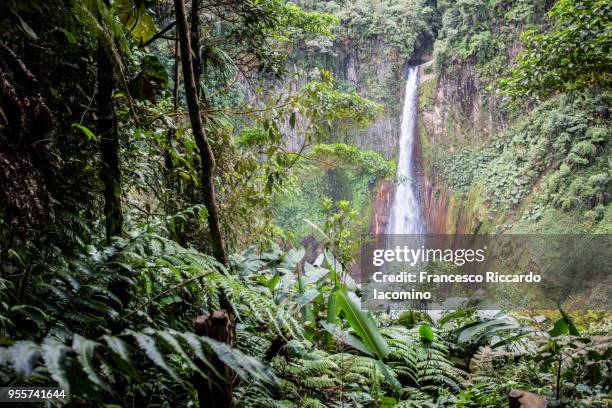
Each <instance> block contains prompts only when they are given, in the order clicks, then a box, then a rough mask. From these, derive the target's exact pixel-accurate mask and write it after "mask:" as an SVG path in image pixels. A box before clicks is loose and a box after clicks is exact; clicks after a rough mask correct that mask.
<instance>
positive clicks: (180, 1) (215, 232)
mask: <svg viewBox="0 0 612 408" xmlns="http://www.w3.org/2000/svg"><path fill="white" fill-rule="evenodd" d="M174 5H175V8H176V23H177V30H178V32H179V44H180V49H181V64H182V66H183V83H184V85H185V94H186V97H187V106H188V108H189V118H190V120H191V128H192V131H193V137H194V139H195V142H196V144H197V146H198V150H199V151H200V160H201V162H202V190H203V191H202V192H203V195H204V205H205V206H206V209H207V210H208V227H209V229H210V239H211V243H212V247H213V254H214V256H215V258H216V259H217V261H219V262H220V263H222V264H224V265H227V258H226V256H225V248H224V246H223V237H222V235H221V227H220V223H219V209H218V207H217V202H216V196H215V185H214V180H213V175H214V172H215V157H214V155H213V152H212V149H211V147H210V144H209V143H208V138H207V137H206V134H205V133H204V128H203V126H202V116H201V115H200V106H199V102H198V95H197V91H196V83H195V76H194V73H193V61H192V58H191V42H190V38H189V29H188V27H187V16H186V14H185V2H184V0H174Z"/></svg>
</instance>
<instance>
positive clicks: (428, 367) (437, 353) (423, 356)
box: [381, 326, 467, 392]
mask: <svg viewBox="0 0 612 408" xmlns="http://www.w3.org/2000/svg"><path fill="white" fill-rule="evenodd" d="M381 332H382V334H383V335H384V336H385V337H386V338H387V343H388V344H389V348H390V349H391V352H390V353H389V356H388V358H387V364H388V365H389V366H390V367H391V368H392V369H393V371H394V372H395V373H396V374H397V375H398V376H399V377H400V379H403V380H404V382H407V383H408V384H412V385H413V386H416V387H421V389H424V390H429V391H431V392H436V390H437V389H438V388H447V387H448V388H451V389H453V390H456V391H458V390H460V389H461V388H462V386H464V385H465V383H466V378H467V373H465V372H464V371H462V370H460V369H458V368H456V367H454V366H453V364H452V363H451V362H450V360H449V359H448V354H449V351H448V346H447V345H446V343H444V342H443V341H441V340H439V337H438V336H436V338H435V340H434V341H432V342H429V343H423V342H422V341H421V340H420V338H419V333H418V328H413V329H407V328H405V327H402V326H394V327H388V328H383V329H381Z"/></svg>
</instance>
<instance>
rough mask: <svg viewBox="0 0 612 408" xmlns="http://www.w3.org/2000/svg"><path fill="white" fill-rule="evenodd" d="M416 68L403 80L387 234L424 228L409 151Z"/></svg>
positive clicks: (415, 93) (415, 95) (412, 131)
mask: <svg viewBox="0 0 612 408" xmlns="http://www.w3.org/2000/svg"><path fill="white" fill-rule="evenodd" d="M418 72H419V67H418V66H415V67H410V69H409V70H408V79H407V80H406V94H405V96H404V108H403V110H402V123H401V127H400V142H399V143H400V144H399V160H398V166H397V167H398V176H399V177H398V178H399V180H400V182H399V184H398V186H397V188H396V190H395V200H394V202H393V207H392V208H391V219H390V222H389V227H388V231H387V233H388V234H421V233H423V232H424V227H423V222H422V219H421V208H420V206H419V201H418V200H417V197H416V194H415V183H414V177H413V154H412V152H413V145H414V137H415V129H416V102H417V89H418V85H419V81H418Z"/></svg>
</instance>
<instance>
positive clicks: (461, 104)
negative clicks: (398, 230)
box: [415, 60, 506, 234]
mask: <svg viewBox="0 0 612 408" xmlns="http://www.w3.org/2000/svg"><path fill="white" fill-rule="evenodd" d="M430 70H431V67H430V65H429V64H425V65H423V66H422V67H421V73H420V74H421V75H420V77H421V93H420V103H419V107H420V110H419V144H418V145H417V146H416V149H417V151H416V152H415V154H417V156H418V157H420V160H419V162H420V166H421V168H422V171H420V172H418V173H417V174H418V175H419V180H418V184H419V187H420V199H421V201H422V208H423V212H424V216H425V218H426V223H427V227H428V231H429V232H430V233H437V234H454V233H457V234H463V233H474V232H478V231H479V230H480V229H481V228H482V227H483V224H484V223H486V214H485V213H484V211H483V210H482V208H483V205H482V197H481V196H480V192H479V191H475V190H474V191H470V192H468V193H461V194H458V193H454V192H453V191H451V190H450V189H448V188H447V187H446V186H445V185H444V183H443V182H442V181H441V180H440V178H439V176H438V172H439V169H438V168H437V167H436V163H435V160H433V157H434V156H435V155H436V154H437V153H435V152H434V150H435V151H437V152H438V153H439V152H447V153H451V154H452V153H455V152H456V151H458V150H460V149H461V147H462V146H466V145H471V144H476V143H479V142H482V141H483V140H485V139H486V138H488V137H489V136H490V135H491V134H492V132H494V131H495V130H497V129H499V128H501V127H504V126H505V124H506V119H505V117H504V115H503V113H502V112H501V111H500V110H499V109H498V101H497V100H496V99H495V97H494V96H492V95H491V94H488V93H485V92H483V90H484V86H483V85H482V84H481V82H480V81H479V79H478V74H477V72H476V67H475V64H474V63H473V62H471V61H469V60H468V61H462V62H460V63H458V64H456V65H454V66H452V67H451V68H449V69H447V70H445V71H443V72H440V73H435V74H434V73H431V72H430Z"/></svg>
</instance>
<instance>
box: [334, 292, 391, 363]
mask: <svg viewBox="0 0 612 408" xmlns="http://www.w3.org/2000/svg"><path fill="white" fill-rule="evenodd" d="M338 305H339V306H340V309H341V310H342V311H343V312H344V316H345V318H346V321H347V322H348V324H349V325H350V326H351V328H352V329H353V330H354V331H355V333H356V334H357V336H359V338H361V340H362V341H363V343H364V344H365V346H366V347H367V348H368V350H370V352H371V353H373V354H375V355H377V356H378V357H379V358H381V359H383V358H385V357H386V356H387V355H388V354H389V345H388V344H387V342H386V341H385V339H384V338H383V337H382V335H381V334H380V331H379V330H378V327H377V326H376V323H374V320H373V319H372V317H371V316H370V315H369V314H368V313H366V312H364V311H363V310H361V309H360V307H359V299H357V295H355V293H353V292H349V291H346V290H340V291H338Z"/></svg>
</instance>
